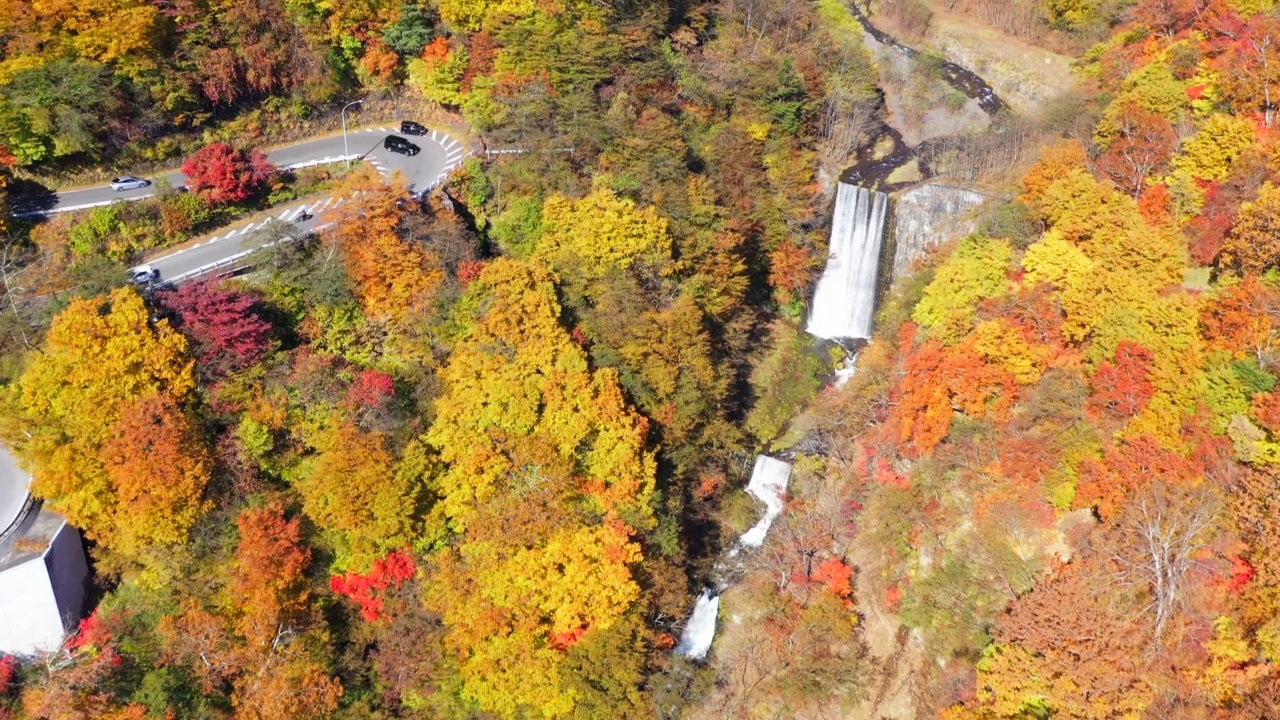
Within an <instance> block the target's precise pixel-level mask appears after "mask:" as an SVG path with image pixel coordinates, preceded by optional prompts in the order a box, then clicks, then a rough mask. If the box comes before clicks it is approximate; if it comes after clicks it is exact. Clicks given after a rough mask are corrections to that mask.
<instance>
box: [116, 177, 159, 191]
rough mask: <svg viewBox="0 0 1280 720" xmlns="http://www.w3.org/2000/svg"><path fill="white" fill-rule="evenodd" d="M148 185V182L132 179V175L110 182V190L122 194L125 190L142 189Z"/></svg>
mask: <svg viewBox="0 0 1280 720" xmlns="http://www.w3.org/2000/svg"><path fill="white" fill-rule="evenodd" d="M150 184H151V181H150V180H147V179H144V178H140V177H134V176H132V175H125V176H124V177H118V178H115V179H114V180H112V181H111V189H112V190H115V191H116V192H124V191H125V190H137V189H138V188H144V187H146V186H148V185H150Z"/></svg>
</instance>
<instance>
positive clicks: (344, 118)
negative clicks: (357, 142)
mask: <svg viewBox="0 0 1280 720" xmlns="http://www.w3.org/2000/svg"><path fill="white" fill-rule="evenodd" d="M363 104H364V100H352V101H351V102H349V103H347V104H346V105H343V106H342V113H341V115H342V157H344V158H346V160H347V167H351V152H350V151H348V150H347V108H349V107H351V106H352V105H363Z"/></svg>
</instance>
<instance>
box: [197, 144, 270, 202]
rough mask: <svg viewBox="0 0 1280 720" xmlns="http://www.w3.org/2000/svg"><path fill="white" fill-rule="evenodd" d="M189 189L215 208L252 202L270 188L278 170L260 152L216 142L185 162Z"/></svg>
mask: <svg viewBox="0 0 1280 720" xmlns="http://www.w3.org/2000/svg"><path fill="white" fill-rule="evenodd" d="M182 172H183V174H185V175H186V176H187V187H188V188H189V189H190V190H191V192H194V193H199V194H200V196H201V197H203V198H204V199H205V200H206V201H208V202H209V203H210V204H212V205H224V204H227V203H238V202H243V201H245V200H248V199H249V198H251V197H253V196H254V195H256V194H257V193H259V192H261V191H262V189H263V188H264V187H266V183H267V180H268V179H270V177H271V174H272V173H274V172H275V167H274V166H273V165H272V164H271V163H270V161H268V160H267V156H266V155H264V154H262V153H261V152H259V151H257V150H243V149H237V148H234V147H232V146H231V145H228V144H227V143H220V142H219V143H213V144H210V145H206V146H204V147H203V148H200V149H199V150H197V151H196V153H195V154H194V155H192V156H191V157H189V158H187V160H186V161H185V162H183V163H182Z"/></svg>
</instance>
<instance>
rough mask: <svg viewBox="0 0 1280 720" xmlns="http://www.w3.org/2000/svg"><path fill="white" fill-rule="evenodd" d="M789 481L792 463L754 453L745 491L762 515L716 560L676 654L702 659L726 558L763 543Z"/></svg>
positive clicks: (710, 636)
mask: <svg viewBox="0 0 1280 720" xmlns="http://www.w3.org/2000/svg"><path fill="white" fill-rule="evenodd" d="M790 481H791V463H789V462H786V461H783V460H779V459H777V458H772V457H769V456H768V455H757V456H756V464H755V467H754V468H752V471H751V481H750V482H748V483H747V488H746V492H747V494H748V495H750V496H752V497H754V498H755V499H757V500H759V501H760V502H762V503H764V508H765V509H764V515H762V516H761V517H760V519H759V520H758V521H756V524H755V525H753V526H752V527H751V529H750V530H748V531H746V532H745V533H743V534H742V536H741V537H739V538H738V542H737V543H736V544H735V545H734V546H733V547H732V548H731V549H729V550H728V552H726V553H725V554H724V556H723V557H722V558H721V560H720V561H719V562H717V563H716V568H715V575H716V579H715V583H716V584H715V585H714V586H712V587H708V588H706V589H704V590H703V591H702V594H701V595H699V596H698V602H697V603H695V604H694V606H693V613H692V614H690V615H689V620H688V621H687V622H685V625H684V631H683V632H682V633H681V634H680V642H679V643H678V644H677V645H676V650H675V651H676V654H678V655H683V656H684V657H687V658H689V659H691V660H705V659H706V657H707V652H708V651H710V650H711V641H712V640H714V639H715V636H716V614H717V613H718V612H719V611H720V593H721V592H723V591H724V590H725V589H726V588H727V587H728V586H729V581H728V580H727V577H728V576H729V575H730V574H731V571H732V570H733V568H732V567H730V566H728V564H727V563H728V561H729V560H731V559H732V558H735V557H737V556H738V553H739V552H741V551H742V549H743V548H747V549H749V550H754V549H757V548H759V547H760V546H761V545H763V544H764V536H765V535H766V534H767V533H768V532H769V528H770V526H772V525H773V521H774V520H776V519H777V518H778V516H779V515H781V514H782V507H783V497H784V496H785V495H786V493H787V484H788V483H789V482H790Z"/></svg>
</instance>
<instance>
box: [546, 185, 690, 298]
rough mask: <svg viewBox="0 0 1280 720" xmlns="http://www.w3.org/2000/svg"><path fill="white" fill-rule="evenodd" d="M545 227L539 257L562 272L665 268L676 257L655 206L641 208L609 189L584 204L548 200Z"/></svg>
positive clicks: (599, 190) (556, 197)
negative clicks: (645, 266) (643, 265)
mask: <svg viewBox="0 0 1280 720" xmlns="http://www.w3.org/2000/svg"><path fill="white" fill-rule="evenodd" d="M542 228H543V230H542V235H541V237H540V238H539V241H538V248H537V254H538V255H539V256H541V257H544V258H547V259H548V260H550V261H551V263H552V264H553V265H554V266H556V267H557V268H565V269H567V268H572V269H573V270H575V271H578V272H582V273H585V274H587V275H589V276H597V277H598V276H600V275H603V274H605V273H607V272H609V271H611V270H629V269H631V266H632V264H633V263H635V262H637V261H640V262H647V263H648V264H651V265H655V266H660V265H663V264H665V262H666V261H668V260H669V259H670V257H671V238H670V237H669V236H668V235H667V221H666V218H663V217H662V216H661V215H659V214H658V211H657V210H655V209H654V208H653V207H646V208H643V209H637V208H636V206H635V203H634V202H632V201H631V200H627V199H625V198H618V197H615V196H614V194H613V191H612V190H609V189H608V188H597V189H596V190H594V191H592V193H591V194H590V195H588V196H586V197H584V198H582V199H581V200H569V199H567V198H565V197H564V196H562V195H554V196H552V197H550V198H547V201H546V202H545V203H544V204H543V207H542Z"/></svg>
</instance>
